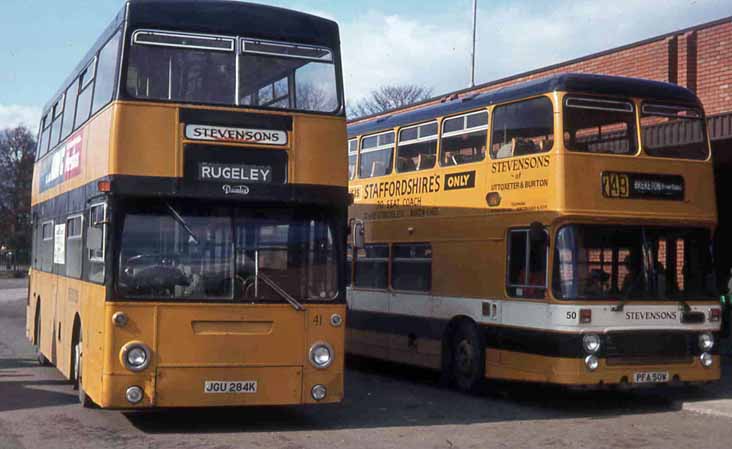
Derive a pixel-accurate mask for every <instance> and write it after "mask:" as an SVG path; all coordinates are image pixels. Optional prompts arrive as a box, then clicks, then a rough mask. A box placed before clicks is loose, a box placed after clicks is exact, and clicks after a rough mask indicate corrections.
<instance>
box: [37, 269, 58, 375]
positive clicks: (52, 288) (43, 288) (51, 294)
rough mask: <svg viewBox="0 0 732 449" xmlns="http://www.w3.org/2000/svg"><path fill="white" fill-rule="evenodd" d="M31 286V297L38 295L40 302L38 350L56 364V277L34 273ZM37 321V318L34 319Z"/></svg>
mask: <svg viewBox="0 0 732 449" xmlns="http://www.w3.org/2000/svg"><path fill="white" fill-rule="evenodd" d="M32 281H33V284H32V285H31V291H32V293H31V297H32V296H33V293H35V294H36V301H39V302H40V314H41V317H40V324H39V327H40V335H41V340H40V341H39V342H38V350H39V351H40V352H41V354H43V355H44V356H46V358H47V359H48V360H49V361H51V363H55V358H54V351H53V349H54V346H53V343H54V335H55V332H54V329H53V327H54V321H55V319H56V317H55V312H56V276H54V275H53V274H50V273H41V272H37V273H34V276H33V280H32ZM33 319H34V320H35V316H34V317H33Z"/></svg>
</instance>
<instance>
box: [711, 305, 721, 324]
mask: <svg viewBox="0 0 732 449" xmlns="http://www.w3.org/2000/svg"><path fill="white" fill-rule="evenodd" d="M721 319H722V310H721V309H717V308H714V309H711V310H710V311H709V322H710V323H715V322H719V321H720V320H721Z"/></svg>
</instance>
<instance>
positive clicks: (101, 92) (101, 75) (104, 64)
mask: <svg viewBox="0 0 732 449" xmlns="http://www.w3.org/2000/svg"><path fill="white" fill-rule="evenodd" d="M120 36H121V33H120V32H119V31H118V32H117V33H116V34H115V35H114V37H112V38H111V39H110V40H109V42H107V44H106V45H105V46H104V48H102V50H101V51H100V52H99V65H98V66H97V81H96V85H95V87H94V104H93V107H92V114H95V113H96V112H97V111H99V110H100V109H101V108H103V107H104V106H106V105H107V104H108V103H109V102H110V101H111V100H112V97H113V96H114V83H115V81H116V80H117V72H118V67H117V61H118V59H119V41H120Z"/></svg>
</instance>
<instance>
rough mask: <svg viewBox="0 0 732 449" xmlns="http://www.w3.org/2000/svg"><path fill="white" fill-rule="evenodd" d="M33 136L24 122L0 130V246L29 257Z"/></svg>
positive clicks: (24, 260) (23, 259)
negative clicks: (22, 124)
mask: <svg viewBox="0 0 732 449" xmlns="http://www.w3.org/2000/svg"><path fill="white" fill-rule="evenodd" d="M35 149H36V140H35V138H34V137H33V135H32V134H31V132H30V130H28V128H26V127H24V126H19V127H17V128H14V129H7V130H5V131H1V132H0V248H1V247H4V248H5V251H6V252H8V251H12V252H13V254H15V257H17V259H16V258H13V259H14V260H19V261H20V262H21V263H27V262H28V261H29V260H30V257H29V255H30V249H31V242H32V237H31V214H30V207H31V206H30V203H31V189H32V185H33V162H34V160H35Z"/></svg>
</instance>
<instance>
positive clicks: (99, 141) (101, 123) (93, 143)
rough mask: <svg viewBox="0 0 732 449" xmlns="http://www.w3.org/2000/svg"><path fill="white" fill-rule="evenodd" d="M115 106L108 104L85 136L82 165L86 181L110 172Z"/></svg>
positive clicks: (93, 121) (90, 125) (91, 123)
mask: <svg viewBox="0 0 732 449" xmlns="http://www.w3.org/2000/svg"><path fill="white" fill-rule="evenodd" d="M115 110H116V109H115V107H114V106H107V107H106V108H105V109H103V110H102V112H100V113H99V115H97V116H96V117H95V118H94V119H93V120H92V121H91V122H89V123H90V124H89V125H87V126H88V132H87V135H86V136H85V138H86V145H84V154H83V155H82V161H83V162H82V167H83V170H84V173H85V176H83V178H84V179H83V181H84V183H87V182H90V181H93V180H95V179H99V178H102V177H104V176H107V174H108V173H109V151H108V149H109V145H110V141H111V136H112V126H113V124H114V121H113V119H114V114H115Z"/></svg>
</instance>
